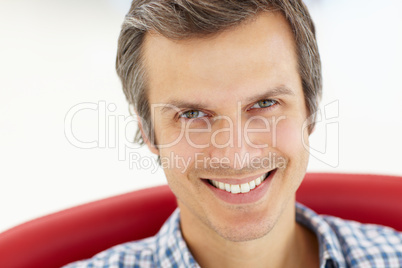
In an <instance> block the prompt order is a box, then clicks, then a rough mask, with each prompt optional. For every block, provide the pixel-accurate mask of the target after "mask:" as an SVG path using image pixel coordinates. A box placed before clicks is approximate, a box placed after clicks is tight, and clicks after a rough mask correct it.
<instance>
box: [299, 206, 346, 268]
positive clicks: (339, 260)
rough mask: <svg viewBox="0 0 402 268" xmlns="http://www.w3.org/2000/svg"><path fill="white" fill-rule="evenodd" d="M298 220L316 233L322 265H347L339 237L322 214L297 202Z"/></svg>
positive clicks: (341, 266)
mask: <svg viewBox="0 0 402 268" xmlns="http://www.w3.org/2000/svg"><path fill="white" fill-rule="evenodd" d="M296 221H297V222H298V223H300V224H302V225H304V226H306V227H307V228H308V229H310V230H311V231H313V232H314V233H315V234H316V236H317V239H318V242H319V250H320V267H339V268H343V267H346V261H345V258H344V257H343V254H342V249H341V245H340V244H339V240H338V237H337V235H336V234H335V232H334V230H333V229H332V228H331V226H330V225H329V224H328V223H327V222H326V221H325V220H324V219H323V217H322V216H320V215H318V214H317V213H315V212H314V211H312V210H311V209H309V208H307V207H306V206H304V205H302V204H300V203H296Z"/></svg>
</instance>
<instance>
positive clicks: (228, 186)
mask: <svg viewBox="0 0 402 268" xmlns="http://www.w3.org/2000/svg"><path fill="white" fill-rule="evenodd" d="M225 190H226V191H227V192H229V193H230V184H229V183H225Z"/></svg>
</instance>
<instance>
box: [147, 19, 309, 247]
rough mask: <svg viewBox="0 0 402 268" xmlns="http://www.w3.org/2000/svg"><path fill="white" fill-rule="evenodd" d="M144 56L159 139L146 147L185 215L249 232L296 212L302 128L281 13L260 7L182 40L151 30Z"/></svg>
mask: <svg viewBox="0 0 402 268" xmlns="http://www.w3.org/2000/svg"><path fill="white" fill-rule="evenodd" d="M144 56H145V57H144V59H145V66H146V73H147V82H148V85H147V86H148V98H149V102H150V107H151V116H152V121H153V122H152V123H153V125H154V130H155V140H156V141H157V144H158V145H159V149H158V150H156V149H155V148H152V147H151V150H152V151H153V152H155V153H158V154H159V156H160V157H161V161H162V167H163V168H164V171H165V174H166V177H167V180H168V184H169V186H170V188H171V189H172V191H173V192H174V194H175V195H176V197H177V199H178V203H179V206H180V208H181V217H182V222H191V224H192V225H194V227H195V225H200V226H201V229H202V228H204V229H205V230H210V231H211V230H212V231H214V232H215V233H217V234H219V236H221V237H223V238H225V239H228V240H231V241H245V240H250V239H255V238H259V237H262V236H264V235H265V234H267V233H268V232H269V231H270V230H271V229H272V228H273V227H274V225H275V223H277V222H278V220H280V221H286V218H287V217H288V218H289V217H292V216H291V215H292V211H293V210H292V209H294V208H293V205H294V204H293V202H294V193H295V191H296V189H297V188H298V186H299V184H300V183H301V181H302V179H303V177H304V174H305V170H306V167H307V162H308V152H307V150H305V148H304V146H303V143H304V145H308V140H307V138H308V133H307V128H303V123H304V121H305V120H306V117H307V109H306V105H305V101H304V97H303V91H302V84H301V79H300V76H299V74H298V67H297V56H296V52H295V43H294V40H293V35H292V31H291V29H290V26H289V25H288V23H287V21H286V20H285V18H284V17H283V16H282V15H280V14H276V13H275V14H274V13H264V14H260V15H258V16H257V17H256V18H255V19H253V20H251V21H249V22H247V23H245V24H242V25H240V26H238V27H236V28H233V29H229V30H227V31H224V32H222V33H219V34H216V35H213V36H208V37H199V38H198V37H195V38H191V39H187V40H179V41H177V40H176V41H174V40H169V39H167V38H164V37H162V36H160V35H158V34H155V33H153V34H152V33H151V34H147V36H146V40H145V43H144ZM266 177H267V178H266ZM264 178H266V179H265V180H264ZM214 181H215V182H214ZM260 181H262V182H261V183H260ZM213 184H216V185H215V186H214V185H213ZM219 187H221V188H223V189H219ZM289 201H290V202H289ZM286 211H287V212H289V213H285V212H286ZM281 215H283V216H282V217H280V216H281ZM288 220H290V219H288ZM190 228H191V227H190ZM197 228H198V227H197Z"/></svg>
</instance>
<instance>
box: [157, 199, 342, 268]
mask: <svg viewBox="0 0 402 268" xmlns="http://www.w3.org/2000/svg"><path fill="white" fill-rule="evenodd" d="M296 221H297V222H298V223H300V224H302V225H304V226H306V227H307V228H309V229H310V230H311V231H313V232H314V233H315V234H316V236H317V238H318V242H319V250H320V267H325V268H326V267H337V268H344V267H346V262H345V259H344V257H343V254H342V250H341V246H340V244H339V241H338V238H337V236H336V234H335V232H334V231H333V230H332V228H331V227H330V226H329V224H328V223H327V222H326V221H325V220H324V219H323V218H322V216H319V215H318V214H317V213H315V212H314V211H312V210H311V209H309V208H307V207H305V206H304V205H302V204H300V203H296ZM156 243H157V255H158V264H159V266H160V267H167V266H166V264H167V265H168V266H169V264H171V263H172V262H173V263H177V264H179V265H178V267H193V268H199V267H200V266H199V265H198V264H197V262H196V261H195V259H194V257H193V255H192V254H191V252H190V250H189V249H188V247H187V244H186V242H185V241H184V239H183V236H182V233H181V229H180V211H179V209H178V208H177V209H176V210H175V211H174V212H173V214H172V215H171V216H170V217H169V219H168V220H167V221H166V223H165V224H164V225H163V226H162V228H161V230H160V231H159V233H158V234H157V236H156Z"/></svg>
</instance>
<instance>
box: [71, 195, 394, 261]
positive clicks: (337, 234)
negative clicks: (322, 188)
mask: <svg viewBox="0 0 402 268" xmlns="http://www.w3.org/2000/svg"><path fill="white" fill-rule="evenodd" d="M296 221H297V222H299V223H300V224H302V225H304V226H306V227H307V228H309V229H311V230H312V231H314V232H315V234H316V235H317V238H318V241H319V248H320V267H321V268H335V267H336V268H342V267H364V268H367V267H376V268H380V267H384V268H385V267H386V268H401V267H402V233H399V232H397V231H395V230H393V229H391V228H388V227H384V226H379V225H373V224H361V223H358V222H354V221H346V220H342V219H339V218H336V217H331V216H320V215H317V214H316V213H315V212H313V211H312V210H310V209H309V208H306V207H305V206H303V205H301V204H298V203H297V204H296ZM73 267H74V268H84V267H85V268H87V267H88V268H89V267H91V268H123V267H124V268H128V267H130V268H136V267H169V268H170V267H177V268H179V267H180V268H182V267H183V268H187V267H200V266H199V265H198V264H197V262H196V261H195V260H194V258H193V256H192V255H191V252H190V251H189V249H188V247H187V245H186V242H185V241H184V239H183V237H182V234H181V231H180V217H179V210H178V209H177V210H176V211H175V212H174V213H173V214H172V215H171V216H170V218H169V219H168V220H167V221H166V223H165V224H164V225H163V226H162V228H161V230H160V231H159V233H158V234H156V235H155V236H153V237H150V238H147V239H143V240H140V241H135V242H129V243H125V244H121V245H118V246H115V247H112V248H111V249H108V250H106V251H103V252H101V253H99V254H97V255H95V256H94V257H93V258H92V259H89V260H84V261H79V262H75V263H72V264H69V265H67V266H65V268H73Z"/></svg>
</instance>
